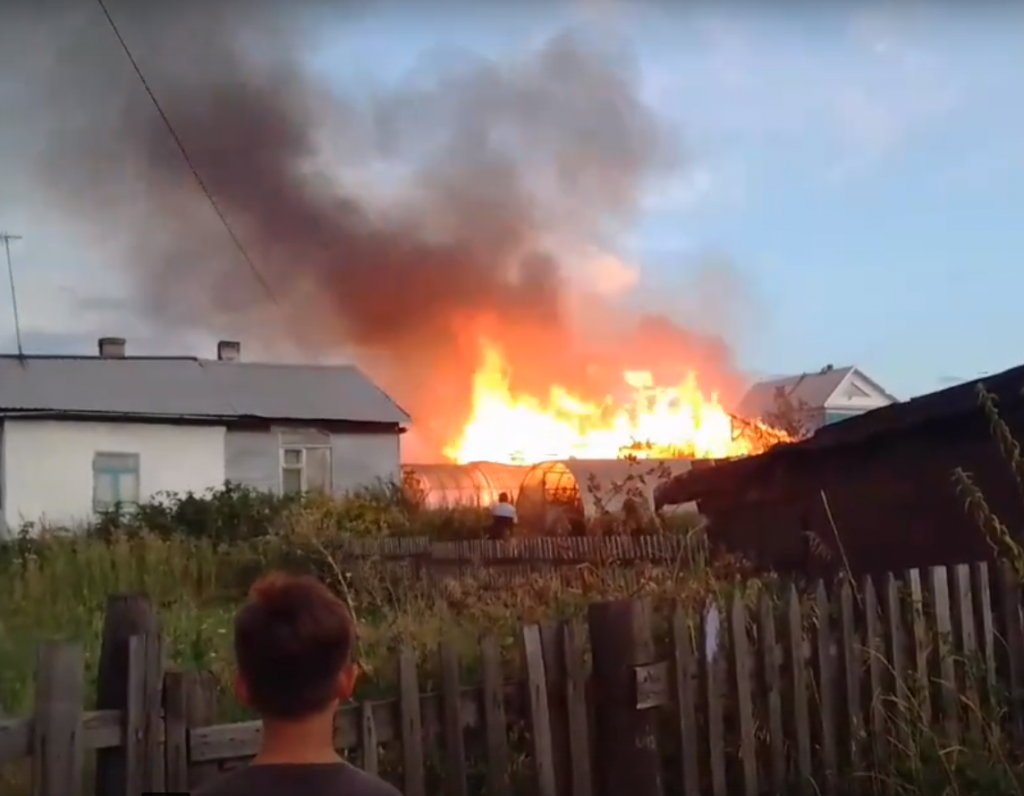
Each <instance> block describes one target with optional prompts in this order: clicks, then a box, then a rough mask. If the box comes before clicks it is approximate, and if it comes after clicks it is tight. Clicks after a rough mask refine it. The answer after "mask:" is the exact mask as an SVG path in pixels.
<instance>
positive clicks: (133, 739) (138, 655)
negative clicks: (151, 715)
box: [124, 636, 150, 796]
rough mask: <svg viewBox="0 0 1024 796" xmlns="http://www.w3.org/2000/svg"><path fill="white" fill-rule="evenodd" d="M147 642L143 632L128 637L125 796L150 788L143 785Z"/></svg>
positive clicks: (145, 757) (145, 765)
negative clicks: (139, 634)
mask: <svg viewBox="0 0 1024 796" xmlns="http://www.w3.org/2000/svg"><path fill="white" fill-rule="evenodd" d="M146 644H147V642H146V636H132V638H130V639H129V640H128V681H127V688H128V700H127V707H126V710H125V719H124V728H125V749H126V752H127V773H126V776H125V793H126V796H138V795H139V794H141V793H145V792H148V791H150V788H148V787H146V785H147V784H148V783H147V776H146V775H147V772H146V768H147V767H148V765H149V760H148V759H147V756H146V753H147V751H148V750H147V747H146V729H147V725H146V713H145V710H146V705H145V701H146V680H145V678H146Z"/></svg>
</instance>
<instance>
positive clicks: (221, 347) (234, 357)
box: [217, 340, 242, 362]
mask: <svg viewBox="0 0 1024 796" xmlns="http://www.w3.org/2000/svg"><path fill="white" fill-rule="evenodd" d="M240 356H242V344H241V343H239V342H237V341H236V340H221V341H220V342H219V343H217V359H219V360H220V361H221V362H237V361H238V358H239V357H240Z"/></svg>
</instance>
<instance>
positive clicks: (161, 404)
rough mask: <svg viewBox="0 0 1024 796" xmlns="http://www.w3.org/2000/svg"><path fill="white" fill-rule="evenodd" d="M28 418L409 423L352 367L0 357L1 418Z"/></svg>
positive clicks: (167, 359)
mask: <svg viewBox="0 0 1024 796" xmlns="http://www.w3.org/2000/svg"><path fill="white" fill-rule="evenodd" d="M25 413H56V414H105V415H122V416H145V417H154V416H162V417H176V418H185V417H188V418H210V419H214V418H218V419H219V418H223V419H230V418H243V417H250V418H260V419H267V420H323V421H349V422H361V423H397V424H400V425H401V424H405V423H408V422H409V419H410V418H409V415H408V414H407V413H406V412H405V411H404V410H403V409H402V408H401V407H400V406H398V404H396V403H395V402H394V401H393V400H392V399H391V398H390V397H389V396H388V395H386V394H385V393H384V392H383V391H382V390H380V389H379V388H378V387H377V386H376V385H375V384H374V383H373V382H371V381H370V380H369V379H368V378H367V377H366V376H365V375H364V374H363V373H362V371H360V370H359V369H358V368H357V367H355V366H353V365H275V364H264V363H256V362H237V361H236V362H221V361H217V360H205V359H197V358H190V357H164V358H159V357H152V358H151V357H125V358H122V359H115V358H102V357H23V358H19V357H12V356H0V414H7V415H13V414H25Z"/></svg>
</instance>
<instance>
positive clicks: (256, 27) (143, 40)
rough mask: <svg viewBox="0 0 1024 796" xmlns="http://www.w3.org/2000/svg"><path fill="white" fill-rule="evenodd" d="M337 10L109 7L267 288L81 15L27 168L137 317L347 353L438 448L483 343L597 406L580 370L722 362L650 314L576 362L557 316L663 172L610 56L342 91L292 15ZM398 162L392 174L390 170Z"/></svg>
mask: <svg viewBox="0 0 1024 796" xmlns="http://www.w3.org/2000/svg"><path fill="white" fill-rule="evenodd" d="M65 5H67V6H68V7H70V4H67V3H65ZM85 5H88V4H87V3H86V4H85ZM345 5H349V4H345ZM78 7H79V8H80V6H78ZM339 8H340V9H341V10H340V11H339ZM339 8H334V7H332V6H331V5H330V4H329V3H326V2H324V3H316V2H307V3H298V2H283V1H282V2H275V3H272V4H271V3H269V2H268V3H265V4H264V3H258V2H250V0H245V1H244V2H243V0H237V2H229V3H223V2H220V3H218V2H213V0H208V2H204V3H199V2H193V1H191V0H177V1H176V2H173V3H170V2H167V3H164V2H162V3H159V4H156V3H153V2H139V1H138V0H136V1H135V2H131V3H128V2H124V0H120V2H116V1H115V0H110V9H111V12H112V14H113V15H114V17H115V19H116V20H117V21H118V23H119V25H120V26H121V28H122V32H123V34H124V36H125V38H126V39H127V41H128V43H129V45H130V47H131V48H132V49H133V51H134V52H135V53H136V55H137V58H138V61H139V63H140V66H141V68H142V70H143V72H144V73H145V75H146V77H147V79H148V80H149V82H150V84H151V87H152V89H153V91H154V93H155V94H156V96H157V98H158V99H159V101H160V103H161V104H162V106H163V108H164V110H165V111H166V113H167V116H168V118H169V119H170V122H171V124H172V125H173V127H174V129H175V131H176V132H177V134H178V136H179V137H180V140H181V142H182V144H183V145H184V147H185V149H186V150H187V152H188V154H189V157H190V158H191V161H192V163H193V164H194V166H195V167H196V169H197V171H198V172H199V174H200V175H201V176H202V178H203V180H204V182H205V183H206V185H207V186H208V188H209V189H210V191H211V192H212V194H213V196H214V197H215V199H216V202H217V204H218V205H219V207H220V209H221V210H222V212H223V214H224V216H225V218H226V219H227V221H228V222H229V224H230V225H231V227H232V228H233V229H234V231H235V232H236V233H237V236H238V238H239V240H240V241H241V242H242V244H243V245H244V248H245V250H246V251H247V252H248V253H249V255H250V256H251V259H252V261H253V263H254V264H255V266H256V268H257V269H258V270H259V272H260V274H261V276H262V278H263V279H264V280H265V282H266V289H264V287H263V286H262V285H261V284H260V282H259V280H258V279H257V278H256V277H255V275H254V274H253V273H252V272H251V271H250V269H249V268H248V266H247V265H246V263H245V261H244V258H243V257H242V255H241V254H240V253H239V252H238V250H237V249H236V248H235V247H234V246H233V244H232V242H231V239H230V237H229V236H228V234H227V233H226V231H225V230H224V228H223V227H222V226H221V225H220V223H219V222H218V221H217V219H216V216H215V215H214V213H213V211H212V210H211V208H210V205H209V202H208V200H207V198H206V197H205V196H204V195H203V193H202V192H201V191H200V190H199V188H198V187H197V185H196V183H195V181H194V179H193V178H192V176H191V174H190V171H189V168H188V166H187V165H186V163H185V161H184V160H183V158H182V156H181V154H180V152H179V151H178V149H177V147H176V146H175V144H174V142H173V139H172V138H171V136H170V135H169V133H168V131H167V129H166V126H165V124H164V122H163V121H162V120H161V118H160V116H159V115H158V114H157V113H156V111H155V110H154V108H153V107H152V105H151V103H150V102H149V99H148V98H147V97H146V96H145V94H144V93H143V91H142V88H141V87H140V86H139V84H138V81H137V80H136V78H135V76H134V74H133V73H132V72H131V69H130V65H129V63H128V61H127V60H126V58H125V56H124V54H123V52H121V51H120V49H119V47H118V44H117V42H116V40H115V39H114V38H113V36H112V34H111V33H110V31H109V29H108V28H107V27H106V23H105V21H104V20H103V19H102V17H101V16H99V13H98V11H97V12H96V14H94V15H93V16H91V17H90V16H89V15H88V14H85V13H84V12H82V11H81V10H79V12H78V14H79V16H78V19H79V20H80V21H79V24H78V25H77V26H71V33H70V34H69V35H68V37H67V38H66V40H65V42H64V44H63V45H62V47H61V48H59V50H58V54H57V57H56V60H55V63H54V64H53V66H52V68H51V69H50V70H49V72H48V92H49V93H48V97H49V98H50V99H49V103H50V104H49V106H48V107H49V109H50V113H51V115H53V114H57V115H56V116H54V117H53V118H59V119H60V122H59V123H55V125H54V126H55V127H56V128H57V129H55V130H52V131H51V133H50V134H49V135H47V136H46V137H45V139H44V140H45V148H44V150H43V152H42V155H41V157H40V158H39V161H38V162H39V167H40V169H41V173H42V175H43V176H44V180H45V183H46V185H47V186H48V188H49V189H50V190H51V193H52V195H53V197H55V201H56V202H57V203H58V204H59V206H60V207H61V208H62V209H63V210H65V211H67V212H69V213H70V214H71V215H72V216H73V217H74V218H75V219H77V220H80V221H83V222H84V223H85V224H86V225H87V226H88V227H89V228H90V229H91V230H92V231H93V232H95V233H96V234H97V235H98V236H100V237H102V238H104V239H105V240H106V241H107V242H108V243H109V244H110V245H111V247H112V250H115V251H116V252H117V255H116V257H117V261H118V262H119V263H120V264H121V266H122V270H123V273H125V274H127V276H128V278H129V281H130V284H131V285H132V289H133V291H134V292H135V294H136V295H137V298H138V300H139V301H140V302H141V303H142V304H143V305H144V307H145V311H146V313H147V314H148V316H149V317H150V318H151V319H152V320H153V322H155V323H157V324H160V325H163V326H164V327H166V328H168V329H174V328H186V327H187V328H196V327H199V328H207V329H210V330H211V331H216V332H218V333H227V332H232V333H235V334H237V335H238V336H239V337H240V338H241V339H243V340H245V341H247V342H256V341H259V342H261V343H264V344H266V345H275V344H277V345H280V344H282V343H284V344H285V345H290V346H294V347H295V348H298V347H302V348H304V349H306V350H313V351H315V352H318V353H321V354H332V353H337V352H347V353H348V354H350V355H351V356H353V357H354V358H355V359H356V360H357V361H360V362H362V363H364V365H365V366H366V367H367V369H368V370H369V371H370V372H371V374H372V375H374V376H376V377H377V378H378V380H380V381H381V382H382V383H383V384H384V386H385V387H386V388H388V389H389V390H390V391H391V392H392V394H393V395H394V396H395V397H396V399H397V400H398V401H399V402H400V403H402V404H403V405H405V406H406V408H407V409H408V410H410V411H411V412H412V414H413V417H414V421H416V422H415V425H416V426H417V427H419V428H420V429H421V430H425V431H427V432H428V434H429V433H431V432H432V434H433V437H432V439H433V441H435V442H440V441H443V440H445V439H448V438H450V437H451V435H452V434H453V432H454V431H455V430H456V429H457V428H459V427H460V425H461V423H462V422H463V420H464V419H465V415H466V411H467V409H468V400H469V385H470V378H471V374H472V372H473V369H474V368H475V366H476V364H477V362H478V358H479V348H478V340H479V338H480V336H481V335H484V336H486V337H487V338H488V339H490V340H492V341H495V342H497V343H499V344H501V345H502V346H503V347H504V349H505V352H506V354H507V356H508V358H509V360H510V362H511V364H512V367H513V372H514V374H515V378H516V380H517V382H516V383H517V384H519V385H521V386H523V387H526V388H544V387H546V386H547V384H549V383H550V382H551V380H557V381H560V382H562V383H565V384H569V385H570V386H577V387H579V388H580V389H584V390H589V391H596V392H597V393H598V394H601V395H603V394H605V392H606V391H607V390H608V388H609V385H608V383H607V381H608V379H609V378H611V377H610V376H608V375H605V376H602V377H600V378H601V379H603V380H604V381H603V382H602V383H599V384H593V383H588V380H590V381H592V380H593V379H594V378H597V377H595V376H594V374H595V373H605V374H608V373H611V372H612V371H614V372H615V373H616V374H617V373H618V372H619V371H620V370H621V368H622V367H631V368H643V367H647V366H648V365H646V364H645V361H644V359H645V356H646V357H647V358H648V359H649V360H650V361H659V362H662V363H665V362H674V363H675V364H676V365H677V366H679V367H680V369H681V370H682V369H684V368H685V367H687V366H691V367H692V366H695V365H697V366H703V367H704V368H705V369H707V368H712V367H713V368H714V370H715V372H716V373H721V372H722V371H723V370H727V369H728V352H727V351H726V350H725V348H724V347H723V346H721V345H720V344H719V343H718V342H717V341H715V340H708V339H704V338H702V337H700V336H698V335H690V334H687V333H685V332H683V331H681V330H679V329H678V328H676V327H674V326H672V325H671V324H668V323H667V322H665V321H663V320H661V321H658V320H655V321H644V322H643V323H641V324H639V325H634V328H628V327H626V328H623V330H622V332H621V334H619V335H618V336H617V339H616V340H615V341H613V342H612V343H607V344H604V345H602V346H600V347H599V348H600V350H592V349H593V346H592V345H590V344H589V343H588V341H587V339H585V338H581V336H580V335H579V334H578V333H577V331H578V330H577V329H576V327H575V326H574V323H573V320H572V318H570V317H569V316H568V312H567V300H566V299H567V293H568V291H569V290H570V288H569V285H568V278H567V269H566V267H565V264H564V263H563V262H560V260H559V256H560V251H561V249H560V245H561V244H562V243H564V242H566V241H569V242H572V243H579V242H584V243H587V244H590V245H594V246H598V247H600V246H610V245H612V243H613V241H614V239H615V236H616V235H617V234H618V233H619V232H621V231H622V230H624V229H625V228H626V227H627V226H628V224H629V223H630V222H631V221H632V220H633V217H634V214H635V212H636V210H637V206H638V202H639V200H640V198H641V196H642V193H643V190H644V188H645V185H646V184H647V182H648V181H649V179H650V178H652V177H654V176H657V175H658V174H660V173H662V172H664V171H665V170H666V169H667V168H670V167H671V166H673V165H674V158H673V157H672V155H673V153H672V152H671V150H670V147H668V146H667V141H668V138H667V137H666V135H665V132H666V131H665V129H664V128H663V126H662V124H661V122H660V121H659V119H658V118H657V117H656V115H655V114H654V113H653V112H652V111H651V109H649V108H647V107H645V106H644V104H643V103H642V101H641V100H640V98H639V94H638V74H637V71H636V68H635V64H634V63H633V62H632V61H631V60H630V59H629V58H628V57H626V56H625V55H624V54H623V53H622V52H621V51H618V50H614V49H611V48H607V47H603V46H601V43H600V42H598V41H595V40H592V39H589V38H588V37H587V36H586V35H585V34H583V33H566V34H563V35H560V36H557V37H555V38H552V39H551V40H549V41H547V42H546V43H544V44H542V45H541V46H539V47H537V48H536V49H535V50H533V51H531V52H528V53H524V54H522V55H521V56H519V57H516V58H512V59H509V60H507V61H502V62H497V61H493V60H487V59H485V58H480V57H475V56H472V55H468V54H457V53H456V54H451V53H449V54H445V53H439V54H438V55H436V56H434V57H427V58H424V59H423V60H422V62H421V64H420V65H419V66H418V67H417V68H416V69H415V70H414V71H413V73H412V74H410V75H409V76H408V77H407V79H406V80H404V81H403V82H401V83H400V84H398V85H397V86H389V87H387V88H386V89H382V88H379V87H377V88H372V87H369V86H366V85H362V86H360V85H353V86H351V87H350V90H349V91H347V92H344V91H342V92H339V91H338V90H337V89H336V88H334V87H331V86H328V85H327V84H325V83H324V82H323V81H321V80H318V79H317V78H316V77H315V76H313V75H312V74H311V73H310V71H309V70H308V69H307V68H306V67H305V65H304V64H303V63H302V56H303V54H304V51H305V50H306V49H308V47H309V38H308V37H309V35H310V31H309V27H308V25H309V24H311V25H314V26H315V25H316V24H323V23H324V20H326V19H328V18H330V19H331V20H332V21H334V22H335V23H337V22H339V21H340V20H339V19H338V17H339V16H341V15H342V14H348V15H355V14H357V13H358V12H359V8H358V7H355V8H344V7H341V6H339ZM286 16H287V19H286ZM289 20H296V21H294V22H292V21H289ZM48 24H55V23H48ZM370 165H375V166H377V170H376V171H374V170H372V169H368V168H367V167H368V166H370ZM395 166H400V167H401V175H402V176H401V179H400V180H397V182H396V181H395V179H394V178H393V177H392V176H391V175H393V174H394V173H395V169H394V168H391V169H388V168H383V167H395ZM393 182H396V184H395V185H392V184H391V183H393ZM381 186H387V187H388V188H389V190H387V191H385V190H382V189H381ZM271 296H272V297H273V298H272V300H271ZM593 301H594V303H593V304H592V305H591V306H592V307H593V309H594V311H595V312H598V313H599V312H602V311H604V309H603V305H602V304H601V303H600V300H599V299H598V298H594V299H593ZM591 342H592V341H591ZM641 345H642V346H643V348H642V349H638V348H637V346H641ZM629 357H631V358H632V361H627V359H628V358H629ZM595 362H596V363H598V364H607V365H609V367H608V368H606V369H604V370H602V369H601V368H600V367H598V368H595V367H594V363H595ZM672 375H673V376H674V377H678V376H679V375H680V373H679V372H677V373H675V374H672ZM616 377H617V376H616Z"/></svg>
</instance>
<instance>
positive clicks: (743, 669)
mask: <svg viewBox="0 0 1024 796" xmlns="http://www.w3.org/2000/svg"><path fill="white" fill-rule="evenodd" d="M729 629H730V631H731V636H732V639H731V640H732V644H731V647H732V655H733V667H732V668H733V672H734V673H735V675H736V712H737V714H738V717H739V731H740V768H741V772H742V774H741V776H742V782H743V792H744V793H745V794H746V795H747V796H757V794H758V793H759V792H760V790H761V786H760V785H759V784H758V781H757V738H756V737H755V735H754V695H753V691H752V684H751V681H750V675H751V669H752V666H751V654H750V638H749V636H748V635H747V606H746V603H745V602H744V601H743V595H742V594H740V593H739V592H737V593H736V595H735V596H734V597H733V600H732V605H731V607H730V610H729Z"/></svg>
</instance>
